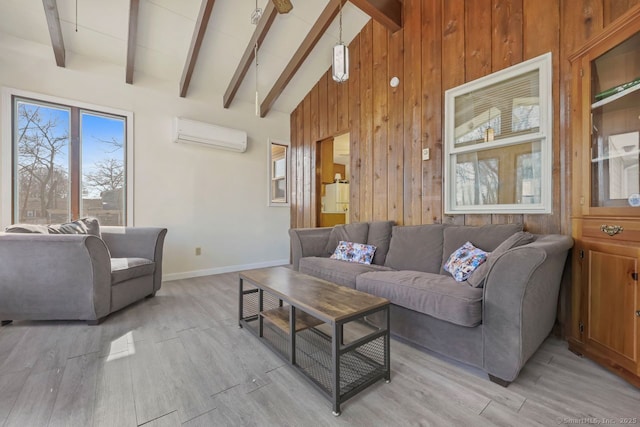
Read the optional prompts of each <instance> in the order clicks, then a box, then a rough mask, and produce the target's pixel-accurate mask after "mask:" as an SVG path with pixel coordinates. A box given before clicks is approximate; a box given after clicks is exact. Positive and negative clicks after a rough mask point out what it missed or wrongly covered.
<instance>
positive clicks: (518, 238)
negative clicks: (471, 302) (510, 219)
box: [467, 231, 535, 288]
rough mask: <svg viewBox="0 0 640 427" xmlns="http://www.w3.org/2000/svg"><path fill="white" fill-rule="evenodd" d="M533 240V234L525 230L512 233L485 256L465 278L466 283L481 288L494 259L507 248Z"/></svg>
mask: <svg viewBox="0 0 640 427" xmlns="http://www.w3.org/2000/svg"><path fill="white" fill-rule="evenodd" d="M534 240H535V236H534V235H533V234H531V233H529V232H526V231H518V232H517V233H515V234H513V235H512V236H511V237H509V238H508V239H507V240H505V241H504V242H502V243H500V244H499V245H498V247H497V248H495V250H494V251H493V252H491V253H489V255H488V256H487V260H486V261H485V262H484V263H483V264H482V265H480V266H479V267H478V268H477V269H476V270H475V271H474V272H473V273H471V276H469V278H468V279H467V283H468V284H469V285H470V286H473V287H474V288H482V287H483V286H484V280H485V279H486V277H487V274H488V273H489V269H490V268H491V266H492V265H493V264H494V263H495V262H496V259H498V257H499V256H500V255H502V254H503V253H505V252H507V251H508V250H509V249H512V248H516V247H518V246H522V245H526V244H529V243H531V242H533V241H534Z"/></svg>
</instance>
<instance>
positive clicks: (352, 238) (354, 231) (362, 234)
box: [326, 222, 369, 254]
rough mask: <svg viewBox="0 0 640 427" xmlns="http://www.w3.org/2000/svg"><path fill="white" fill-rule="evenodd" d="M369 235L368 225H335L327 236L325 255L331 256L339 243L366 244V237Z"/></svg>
mask: <svg viewBox="0 0 640 427" xmlns="http://www.w3.org/2000/svg"><path fill="white" fill-rule="evenodd" d="M368 234H369V223H367V222H356V223H354V224H343V225H336V226H335V227H333V229H332V230H331V234H329V241H328V242H327V249H326V250H327V253H328V254H332V253H333V251H335V250H336V247H338V243H340V241H341V240H342V241H345V242H354V243H367V235H368Z"/></svg>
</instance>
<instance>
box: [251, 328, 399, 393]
mask: <svg viewBox="0 0 640 427" xmlns="http://www.w3.org/2000/svg"><path fill="white" fill-rule="evenodd" d="M245 326H247V329H249V330H251V331H252V332H253V333H255V334H256V335H257V334H258V329H259V327H258V320H257V319H254V320H253V321H249V322H245ZM296 329H297V328H296ZM262 338H263V342H264V343H265V344H266V345H267V346H269V347H270V348H271V349H272V350H273V351H274V352H275V353H276V354H278V355H279V356H280V357H282V358H283V359H284V360H286V361H287V362H288V361H289V335H288V334H286V333H285V332H284V331H283V330H282V329H280V328H278V327H277V326H275V325H274V324H273V323H271V322H264V324H263V329H262ZM295 360H296V361H295V363H294V365H293V366H294V367H296V368H298V369H299V370H300V371H302V372H303V373H304V374H305V377H306V378H307V379H309V380H310V381H311V382H312V383H313V384H314V385H315V386H316V387H318V388H319V389H320V391H322V392H323V393H324V394H326V395H327V397H328V398H329V399H331V396H332V387H333V381H332V375H333V368H332V355H331V337H330V336H328V335H327V334H325V333H324V332H322V331H320V330H318V329H316V328H308V329H304V330H302V331H300V332H296V358H295ZM386 373H387V371H386V368H385V364H384V336H383V334H380V336H379V337H378V338H375V339H374V340H373V341H369V342H368V343H366V344H364V345H362V346H360V347H357V348H355V349H352V350H350V351H346V352H344V353H343V354H342V355H341V357H340V399H339V400H340V401H341V402H344V401H345V400H347V399H349V398H350V397H352V396H354V395H355V394H357V393H358V392H359V391H361V390H362V389H364V388H366V387H368V386H369V385H370V384H372V383H374V382H376V381H378V380H380V379H384V378H386Z"/></svg>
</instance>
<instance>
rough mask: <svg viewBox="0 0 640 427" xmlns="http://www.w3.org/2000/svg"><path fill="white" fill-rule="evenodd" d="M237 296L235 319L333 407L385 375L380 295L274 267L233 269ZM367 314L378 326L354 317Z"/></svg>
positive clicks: (385, 309)
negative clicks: (375, 317) (376, 318)
mask: <svg viewBox="0 0 640 427" xmlns="http://www.w3.org/2000/svg"><path fill="white" fill-rule="evenodd" d="M245 282H246V283H245ZM239 303H240V310H239V326H240V327H246V329H249V330H250V331H251V332H253V333H254V334H255V335H257V336H258V337H260V338H261V340H262V341H263V342H264V343H265V344H267V345H268V346H269V347H270V348H271V349H272V350H273V351H274V352H275V353H276V354H278V355H279V356H281V357H282V358H284V359H285V360H287V361H288V362H289V363H291V365H292V366H294V367H295V368H297V369H298V370H299V371H300V372H302V373H303V374H304V377H305V378H307V379H309V380H310V381H311V383H312V384H313V385H315V386H316V387H317V388H319V389H320V391H322V392H323V393H324V394H325V395H326V396H327V398H328V399H329V400H331V402H332V403H333V414H334V415H336V416H337V415H340V404H341V403H342V402H344V401H345V400H347V399H349V398H351V397H353V396H354V395H356V394H357V393H359V392H360V391H362V390H364V389H365V388H366V387H368V386H370V385H372V384H373V383H375V382H376V381H378V380H380V379H385V380H386V381H387V382H389V380H390V378H391V377H390V366H389V338H390V334H389V301H388V300H387V299H385V298H379V297H376V296H374V295H370V294H367V293H364V292H360V291H357V290H355V289H350V288H346V287H344V286H339V285H336V284H334V283H331V282H327V281H326V280H321V279H318V278H315V277H311V276H308V275H306V274H302V273H299V272H297V271H294V270H291V269H288V268H285V267H275V268H262V269H258V270H250V271H245V272H242V273H240V293H239ZM373 314H377V315H378V316H380V315H381V316H382V318H383V319H384V322H383V323H384V324H383V326H381V327H374V326H371V325H370V324H368V323H365V322H362V320H363V318H364V316H370V315H373Z"/></svg>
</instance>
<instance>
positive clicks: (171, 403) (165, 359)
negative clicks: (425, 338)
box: [0, 273, 640, 427]
mask: <svg viewBox="0 0 640 427" xmlns="http://www.w3.org/2000/svg"><path fill="white" fill-rule="evenodd" d="M237 277H238V275H237V274H234V273H230V274H223V275H218V276H209V277H202V278H194V279H188V280H179V281H174V282H168V283H165V284H164V285H163V287H162V289H161V291H160V292H159V293H158V295H157V296H156V297H155V298H152V299H147V300H144V301H141V302H139V303H137V304H134V305H133V306H131V307H128V308H126V309H125V310H122V311H121V312H119V313H115V314H114V315H112V316H110V317H109V318H107V320H106V321H105V322H104V323H103V324H101V325H98V326H86V325H85V324H83V323H80V322H14V324H12V325H9V326H5V327H3V328H0V425H3V426H7V427H8V426H11V427H13V426H19V427H25V426H28V427H37V426H47V425H49V426H65V427H67V426H83V427H84V426H91V425H94V426H104V425H108V426H118V427H121V426H136V425H138V426H139V425H144V426H147V427H159V426H163V427H164V426H178V425H184V426H188V427H195V426H226V425H229V426H245V425H246V426H271V425H273V426H329V425H345V426H347V425H356V426H405V425H432V426H458V425H460V426H484V425H502V426H529V425H559V424H578V423H579V421H582V423H583V424H586V423H591V424H594V423H595V422H597V421H600V422H603V420H604V419H614V420H616V422H617V423H618V424H620V422H618V419H619V418H622V417H638V420H637V423H640V390H638V389H636V388H634V387H632V386H630V385H629V384H627V383H625V382H624V381H622V380H621V379H619V378H618V377H616V376H614V375H612V374H610V373H608V372H607V371H605V370H604V369H602V368H600V367H598V366H597V365H595V364H594V363H592V362H590V361H588V360H586V359H581V358H579V357H577V356H575V355H574V354H572V353H570V352H569V351H568V350H567V346H566V343H565V342H562V341H560V340H557V339H554V338H549V339H548V340H547V341H546V342H545V343H544V345H543V346H542V348H541V349H540V350H539V351H538V352H537V353H536V354H535V355H534V356H533V358H532V360H530V361H529V363H528V364H527V366H526V367H525V368H524V370H523V371H522V373H521V374H520V376H519V378H518V379H517V380H516V381H515V382H514V383H513V384H511V385H510V386H509V387H508V388H503V387H500V386H498V385H496V384H493V383H491V382H489V381H488V380H487V379H486V377H485V376H484V375H482V373H481V372H479V371H476V370H474V369H471V368H468V367H465V366H461V365H459V364H455V363H453V362H451V361H447V360H445V359H444V358H442V357H438V356H435V355H433V354H429V353H425V352H423V351H420V350H417V349H415V348H412V347H410V346H409V345H407V344H404V343H401V342H398V341H396V340H392V345H391V361H392V363H391V369H392V371H391V372H392V381H391V383H390V384H385V383H384V382H382V381H381V382H380V383H378V384H375V385H373V386H372V387H371V388H369V389H368V390H366V391H364V392H363V393H361V394H360V395H358V396H356V397H354V398H353V399H351V400H349V401H347V402H346V403H345V404H344V405H343V406H342V415H341V416H340V417H337V418H335V417H333V416H332V415H331V408H330V405H329V402H328V400H326V399H325V398H324V397H322V396H321V395H320V394H319V392H317V391H316V390H315V389H314V388H313V387H312V386H311V385H310V384H309V383H307V382H306V381H305V380H304V379H302V378H300V377H299V376H298V373H297V372H295V371H293V370H292V369H291V368H290V367H288V366H286V365H285V364H284V363H283V362H282V361H281V359H279V358H277V357H276V356H275V355H273V354H272V353H271V352H270V351H269V350H268V349H267V347H266V346H264V345H263V344H262V343H260V342H258V341H257V340H256V338H255V337H254V336H253V335H251V334H250V333H249V332H248V331H246V330H243V329H238V327H237V321H236V315H237V314H236V313H237V280H238V279H237ZM580 419H582V420H580ZM594 420H596V421H594Z"/></svg>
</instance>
